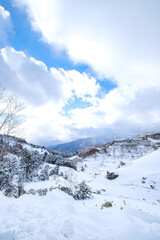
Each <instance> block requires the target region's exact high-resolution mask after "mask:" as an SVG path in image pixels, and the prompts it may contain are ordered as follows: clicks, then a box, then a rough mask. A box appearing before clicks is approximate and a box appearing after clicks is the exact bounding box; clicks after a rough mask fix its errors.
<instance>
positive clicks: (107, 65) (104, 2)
mask: <svg viewBox="0 0 160 240" xmlns="http://www.w3.org/2000/svg"><path fill="white" fill-rule="evenodd" d="M14 3H15V4H16V5H17V6H19V7H21V8H23V7H25V10H26V11H27V13H28V16H29V19H30V22H31V24H32V28H33V29H34V30H35V31H39V32H41V34H42V38H43V40H44V41H45V42H47V43H48V44H50V45H51V46H53V45H54V46H56V47H59V49H63V48H65V49H66V50H67V52H68V55H69V57H70V58H71V59H72V60H73V61H74V62H75V63H77V62H82V63H87V64H89V65H90V66H91V67H92V68H93V70H95V71H96V72H97V74H98V75H99V76H101V77H106V78H111V79H113V80H114V81H115V82H116V83H117V84H118V85H119V86H121V85H124V84H132V85H136V86H138V87H153V86H155V87H156V86H160V68H159V65H160V58H159V56H160V45H159V42H160V32H159V28H160V15H159V11H160V2H159V0H154V3H153V1H152V0H141V1H139V0H134V1H132V2H130V3H128V0H121V1H119V0H116V1H110V0H95V1H92V0H82V1H73V0H68V1H65V0H53V1H50V0H46V1H39V0H34V1H33V0H28V1H24V0H14Z"/></svg>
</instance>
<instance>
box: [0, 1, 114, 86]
mask: <svg viewBox="0 0 160 240" xmlns="http://www.w3.org/2000/svg"><path fill="white" fill-rule="evenodd" d="M0 5H1V6H3V7H4V8H5V9H6V10H8V11H9V12H10V14H11V18H12V25H13V30H12V31H11V32H10V33H9V35H8V36H9V38H8V45H9V46H12V47H13V48H15V49H16V50H17V51H23V52H24V53H25V54H26V55H27V56H32V57H34V58H35V59H37V60H40V61H43V62H44V63H45V64H46V66H47V67H48V68H50V67H55V68H63V69H65V70H71V69H75V70H77V71H79V72H81V73H82V72H87V73H88V74H91V75H92V76H94V75H95V73H94V71H93V70H92V69H91V67H90V66H88V65H87V64H74V63H73V61H71V60H70V59H69V58H68V56H67V53H66V51H65V50H63V51H61V52H60V51H58V50H57V49H56V48H55V47H52V48H51V47H50V46H49V45H48V44H46V43H44V42H43V41H42V40H41V34H40V33H37V32H34V31H33V30H32V28H31V24H30V23H29V21H28V17H27V14H26V13H25V11H20V10H19V9H18V8H16V7H14V3H13V2H12V1H10V0H6V1H3V0H0ZM4 45H5V44H2V43H1V47H2V46H4ZM97 80H98V81H99V79H98V78H97ZM99 83H100V84H101V86H102V88H104V90H106V91H109V90H111V89H113V88H114V87H115V86H116V84H114V83H112V82H111V81H110V80H109V79H108V80H107V79H105V78H102V79H100V81H99Z"/></svg>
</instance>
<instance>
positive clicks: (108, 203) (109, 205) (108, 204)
mask: <svg viewBox="0 0 160 240" xmlns="http://www.w3.org/2000/svg"><path fill="white" fill-rule="evenodd" d="M104 207H106V208H108V207H112V203H111V202H105V203H103V204H102V205H101V208H102V209H103V208H104Z"/></svg>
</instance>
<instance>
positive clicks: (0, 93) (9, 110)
mask: <svg viewBox="0 0 160 240" xmlns="http://www.w3.org/2000/svg"><path fill="white" fill-rule="evenodd" d="M23 109H24V104H22V103H20V102H19V101H18V100H17V98H16V96H14V95H10V94H8V93H7V91H6V90H5V89H4V88H2V87H0V134H2V135H4V143H3V147H2V149H1V151H0V157H1V156H2V155H3V153H4V150H5V146H6V137H5V136H8V135H11V134H12V135H13V134H15V130H16V129H17V127H18V126H19V125H20V124H21V123H22V117H21V115H20V112H21V111H22V110H23Z"/></svg>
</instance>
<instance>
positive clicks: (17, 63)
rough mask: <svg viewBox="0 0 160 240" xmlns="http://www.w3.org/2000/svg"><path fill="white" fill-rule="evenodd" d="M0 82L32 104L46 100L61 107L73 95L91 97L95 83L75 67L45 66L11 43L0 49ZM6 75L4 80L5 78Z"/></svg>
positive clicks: (38, 103) (83, 97) (96, 90)
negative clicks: (11, 45) (72, 68)
mask: <svg viewBox="0 0 160 240" xmlns="http://www.w3.org/2000/svg"><path fill="white" fill-rule="evenodd" d="M0 70H1V83H3V85H5V86H6V87H7V88H8V89H9V90H11V91H13V92H15V93H17V94H18V95H19V96H21V97H22V98H24V99H25V100H26V101H27V102H28V103H30V104H32V105H36V106H40V105H43V104H45V103H47V102H49V101H52V102H54V103H55V105H56V106H58V107H59V111H61V108H62V107H63V106H64V105H65V104H66V103H67V101H68V100H69V99H70V98H73V97H74V95H75V96H76V97H77V98H82V99H84V100H86V99H87V97H88V96H89V98H92V97H95V96H96V94H97V93H98V91H99V88H100V87H99V84H98V83H97V82H96V80H95V79H94V78H92V77H89V76H88V75H87V74H86V73H82V74H81V73H79V72H78V71H76V70H70V71H65V70H64V69H55V68H51V69H47V67H46V65H45V64H44V63H43V62H41V61H37V60H36V59H34V58H32V57H31V58H28V57H27V56H26V55H25V54H24V53H23V52H21V51H16V50H14V49H13V48H11V47H6V48H3V49H1V50H0ZM6 79H7V81H6Z"/></svg>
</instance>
